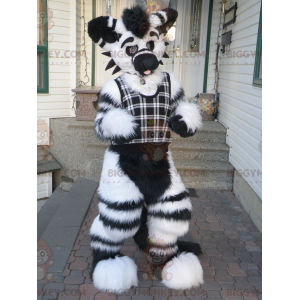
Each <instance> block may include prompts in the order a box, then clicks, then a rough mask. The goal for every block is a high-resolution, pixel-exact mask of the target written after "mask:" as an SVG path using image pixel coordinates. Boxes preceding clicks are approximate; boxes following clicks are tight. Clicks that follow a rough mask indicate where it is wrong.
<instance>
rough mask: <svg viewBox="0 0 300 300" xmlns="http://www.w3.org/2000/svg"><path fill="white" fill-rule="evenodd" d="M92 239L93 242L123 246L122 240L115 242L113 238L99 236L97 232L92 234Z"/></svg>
mask: <svg viewBox="0 0 300 300" xmlns="http://www.w3.org/2000/svg"><path fill="white" fill-rule="evenodd" d="M91 240H92V242H100V243H102V244H105V245H108V246H111V247H118V246H122V242H113V241H111V240H107V239H104V238H101V237H100V236H97V235H95V234H92V235H91Z"/></svg>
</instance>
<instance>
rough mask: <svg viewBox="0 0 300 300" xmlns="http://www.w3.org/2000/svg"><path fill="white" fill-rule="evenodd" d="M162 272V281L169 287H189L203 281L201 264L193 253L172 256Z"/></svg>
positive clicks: (177, 288)
mask: <svg viewBox="0 0 300 300" xmlns="http://www.w3.org/2000/svg"><path fill="white" fill-rule="evenodd" d="M162 273H163V280H162V283H163V284H164V285H165V286H167V287H168V288H170V289H175V290H181V289H182V290H184V289H190V288H192V287H198V286H199V285H200V284H203V283H204V280H203V269H202V266H201V264H200V261H199V259H198V258H197V257H196V255H194V254H193V253H181V254H180V255H179V256H178V257H174V258H173V259H172V260H171V261H170V262H168V263H167V264H166V265H165V266H164V268H163V270H162Z"/></svg>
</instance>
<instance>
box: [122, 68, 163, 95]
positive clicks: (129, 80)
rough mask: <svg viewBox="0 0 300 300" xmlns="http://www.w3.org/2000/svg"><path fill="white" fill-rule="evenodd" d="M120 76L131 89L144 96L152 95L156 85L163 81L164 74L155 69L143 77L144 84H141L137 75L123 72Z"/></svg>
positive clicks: (155, 90)
mask: <svg viewBox="0 0 300 300" xmlns="http://www.w3.org/2000/svg"><path fill="white" fill-rule="evenodd" d="M122 78H123V80H124V82H125V83H126V84H127V85H128V86H129V87H130V88H131V89H132V90H133V91H135V92H138V93H141V94H143V95H145V96H152V95H154V94H155V93H156V92H157V87H158V86H159V84H160V83H161V82H162V81H163V78H164V74H163V73H162V71H161V70H160V69H156V70H155V72H154V73H153V74H152V75H149V76H146V77H144V79H145V81H146V84H144V85H141V82H140V78H139V77H138V76H137V75H132V74H128V73H124V74H123V75H122Z"/></svg>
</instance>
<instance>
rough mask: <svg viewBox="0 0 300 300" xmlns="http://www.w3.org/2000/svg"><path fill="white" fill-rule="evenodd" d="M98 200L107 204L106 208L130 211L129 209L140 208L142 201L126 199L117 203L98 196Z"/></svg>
mask: <svg viewBox="0 0 300 300" xmlns="http://www.w3.org/2000/svg"><path fill="white" fill-rule="evenodd" d="M98 200H99V201H100V202H102V203H104V204H105V205H107V208H108V209H113V210H118V211H130V210H135V209H139V208H140V209H142V207H143V201H142V199H141V200H140V201H139V202H137V203H136V202H134V201H126V202H123V203H118V202H114V203H111V202H109V201H107V200H105V199H103V198H101V197H99V196H98Z"/></svg>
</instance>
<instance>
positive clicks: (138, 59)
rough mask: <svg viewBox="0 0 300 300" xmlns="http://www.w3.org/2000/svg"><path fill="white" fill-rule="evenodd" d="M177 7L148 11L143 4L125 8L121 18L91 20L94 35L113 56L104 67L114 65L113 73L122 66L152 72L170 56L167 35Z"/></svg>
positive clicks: (149, 73)
mask: <svg viewBox="0 0 300 300" xmlns="http://www.w3.org/2000/svg"><path fill="white" fill-rule="evenodd" d="M177 16H178V13H177V11H176V10H174V9H171V8H166V9H164V10H161V11H157V12H155V13H153V14H150V15H149V14H147V13H146V12H145V11H144V10H143V8H142V7H140V6H135V7H133V8H131V9H125V10H124V12H123V16H122V21H120V20H116V19H114V18H112V17H108V16H106V17H98V18H96V19H93V20H91V21H90V22H89V23H88V34H89V36H90V37H91V39H92V40H93V41H94V42H95V43H96V44H97V45H99V46H100V47H101V48H103V49H104V50H106V51H107V52H104V53H102V54H104V55H106V56H109V57H111V58H112V59H111V60H110V62H109V63H108V65H107V67H106V69H105V70H108V69H110V68H112V67H114V66H116V67H115V69H114V71H113V74H115V73H117V72H119V71H120V70H122V71H124V72H128V73H136V74H137V75H140V76H148V75H151V74H152V73H153V72H154V71H155V70H156V69H157V68H158V66H159V64H162V61H161V59H162V58H163V57H168V56H167V54H166V53H165V48H166V45H167V44H168V43H166V42H164V37H165V35H166V34H167V32H168V30H169V29H170V28H171V27H172V26H173V24H174V23H175V21H176V19H177Z"/></svg>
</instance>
